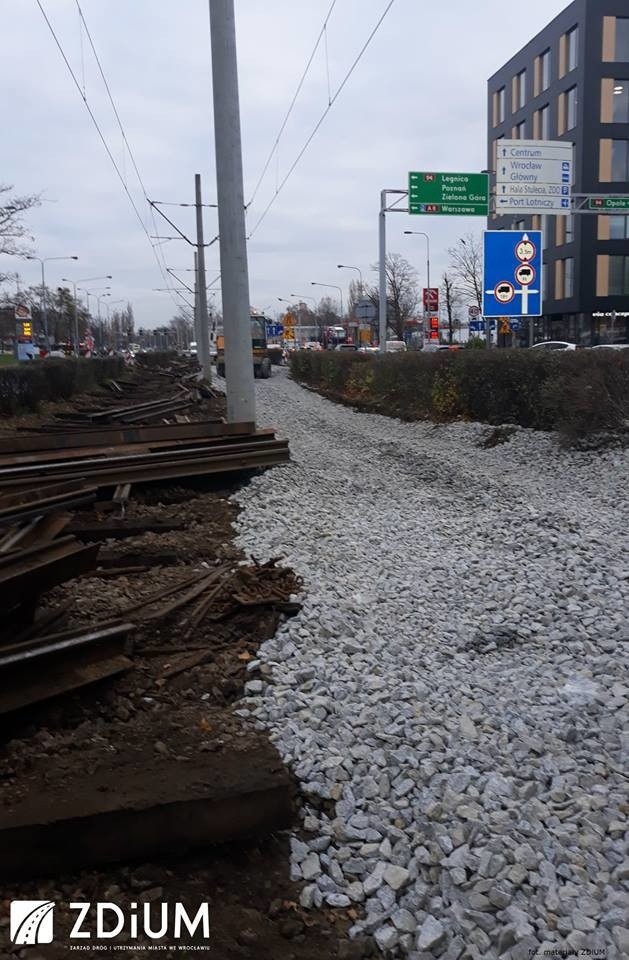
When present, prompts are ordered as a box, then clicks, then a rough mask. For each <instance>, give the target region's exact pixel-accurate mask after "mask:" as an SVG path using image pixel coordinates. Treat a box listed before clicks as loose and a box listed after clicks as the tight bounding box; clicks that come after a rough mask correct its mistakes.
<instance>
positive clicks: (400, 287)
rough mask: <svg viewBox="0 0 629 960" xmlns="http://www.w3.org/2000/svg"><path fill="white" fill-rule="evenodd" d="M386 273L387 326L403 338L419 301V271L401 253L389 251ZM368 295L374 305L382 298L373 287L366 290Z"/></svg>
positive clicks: (397, 337)
mask: <svg viewBox="0 0 629 960" xmlns="http://www.w3.org/2000/svg"><path fill="white" fill-rule="evenodd" d="M372 269H373V270H378V266H377V265H374V266H373V267H372ZM386 275H387V327H389V328H390V329H391V330H392V331H393V333H394V334H395V336H396V339H398V340H403V339H404V328H405V325H406V321H407V320H410V319H411V318H412V317H413V316H414V314H415V312H416V310H417V304H418V302H419V287H418V285H417V271H416V270H415V268H414V267H413V266H412V265H411V264H410V263H409V262H408V260H405V259H404V257H403V256H401V255H400V254H399V253H389V254H387V260H386ZM366 295H367V297H368V298H369V299H370V300H371V302H372V303H373V304H374V306H376V307H378V306H379V303H380V298H379V295H378V291H377V290H375V289H373V288H372V289H371V290H368V291H366Z"/></svg>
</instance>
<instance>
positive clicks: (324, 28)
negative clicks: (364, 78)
mask: <svg viewBox="0 0 629 960" xmlns="http://www.w3.org/2000/svg"><path fill="white" fill-rule="evenodd" d="M335 6H336V0H332V3H331V4H330V9H329V10H328V12H327V14H326V17H325V20H324V21H323V26H322V27H321V30H320V31H319V36H318V37H317V39H316V41H315V45H314V47H313V48H312V53H311V54H310V57H309V59H308V62H307V64H306V66H305V68H304V72H303V73H302V75H301V77H300V80H299V83H298V84H297V89H296V90H295V93H294V95H293V99H292V100H291V102H290V106H289V108H288V110H287V111H286V116H285V117H284V119H283V120H282V123H281V126H280V129H279V132H278V134H277V136H276V138H275V141H274V143H273V146H272V147H271V151H270V153H269V155H268V157H267V159H266V163H265V164H264V167H263V168H262V173H261V174H260V176H259V178H258V182H257V183H256V185H255V187H254V189H253V193H252V195H251V199H250V200H249V203H248V204H247V205H246V207H245V209H246V210H247V209H248V208H249V207H250V206H251V204H252V203H253V201H254V200H255V198H256V195H257V193H258V190H259V189H260V185H261V183H262V181H263V180H264V177H265V174H266V172H267V170H268V169H269V165H270V163H271V160H272V159H273V154H274V153H275V151H276V150H277V148H278V146H279V142H280V137H281V136H282V134H283V132H284V130H285V128H286V124H287V123H288V120H289V117H290V115H291V113H292V112H293V107H294V106H295V103H296V102H297V97H298V96H299V93H300V91H301V88H302V86H303V85H304V80H305V79H306V77H307V75H308V71H309V70H310V66H311V64H312V61H313V60H314V57H315V54H316V52H317V50H318V49H319V44H320V43H321V38H322V37H323V36H324V34H325V32H326V28H327V25H328V20H329V19H330V17H331V16H332V11H333V10H334V7H335ZM326 42H327V40H326Z"/></svg>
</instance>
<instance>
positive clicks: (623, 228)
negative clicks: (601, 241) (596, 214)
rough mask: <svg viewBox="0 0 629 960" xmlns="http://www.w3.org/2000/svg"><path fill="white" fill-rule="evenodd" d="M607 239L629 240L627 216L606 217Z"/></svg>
mask: <svg viewBox="0 0 629 960" xmlns="http://www.w3.org/2000/svg"><path fill="white" fill-rule="evenodd" d="M607 219H608V220H609V239H610V240H629V217H608V218H607Z"/></svg>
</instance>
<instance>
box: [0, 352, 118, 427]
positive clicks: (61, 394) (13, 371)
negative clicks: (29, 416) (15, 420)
mask: <svg viewBox="0 0 629 960" xmlns="http://www.w3.org/2000/svg"><path fill="white" fill-rule="evenodd" d="M123 369H124V361H123V360H122V358H120V357H94V358H93V359H89V360H88V359H83V358H79V359H77V360H68V359H61V358H59V359H56V358H51V359H49V360H35V361H32V362H28V363H26V362H25V363H20V364H18V365H16V366H9V367H2V368H0V413H2V414H4V415H5V416H11V415H13V414H16V413H21V412H25V411H35V410H37V409H38V408H39V405H40V404H41V403H43V402H44V401H46V400H67V399H68V398H69V397H71V396H72V395H73V394H75V393H81V392H83V391H85V390H89V389H90V388H92V387H95V386H96V385H97V384H98V383H102V381H103V380H107V379H110V378H115V377H117V376H120V374H121V373H122V371H123Z"/></svg>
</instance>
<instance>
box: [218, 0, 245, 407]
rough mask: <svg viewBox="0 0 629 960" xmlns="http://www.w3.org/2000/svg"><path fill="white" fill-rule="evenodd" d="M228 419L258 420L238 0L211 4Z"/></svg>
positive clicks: (224, 0) (223, 0)
mask: <svg viewBox="0 0 629 960" xmlns="http://www.w3.org/2000/svg"><path fill="white" fill-rule="evenodd" d="M210 33H211V44H212V81H213V82H212V87H213V100H214V140H215V150H216V183H217V199H218V229H219V234H220V246H221V290H222V295H223V317H224V320H223V322H224V338H225V372H226V380H227V383H226V393H227V419H228V420H229V421H246V420H252V421H255V419H256V404H255V388H254V383H253V358H252V346H251V316H250V300H249V274H248V269H247V241H246V232H245V201H244V189H243V178H242V147H241V140H240V105H239V100H238V62H237V56H236V22H235V17H234V0H210Z"/></svg>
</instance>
